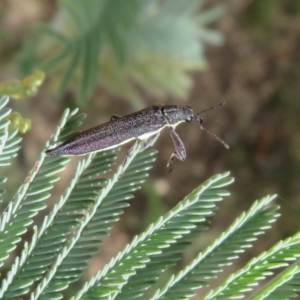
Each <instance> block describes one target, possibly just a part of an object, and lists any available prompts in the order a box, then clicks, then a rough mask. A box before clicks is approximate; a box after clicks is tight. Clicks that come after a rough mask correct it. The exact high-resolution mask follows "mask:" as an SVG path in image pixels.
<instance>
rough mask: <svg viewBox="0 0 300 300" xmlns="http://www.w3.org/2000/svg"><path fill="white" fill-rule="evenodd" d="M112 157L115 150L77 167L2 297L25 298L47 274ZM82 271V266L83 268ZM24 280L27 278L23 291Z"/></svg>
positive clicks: (94, 194)
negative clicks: (33, 286) (35, 283)
mask: <svg viewBox="0 0 300 300" xmlns="http://www.w3.org/2000/svg"><path fill="white" fill-rule="evenodd" d="M113 153H114V150H111V151H106V152H100V153H97V154H91V155H88V157H87V158H86V159H85V160H83V161H82V162H81V163H80V164H79V166H78V168H77V172H76V173H75V177H74V178H73V180H72V182H71V184H69V185H68V188H67V190H66V191H65V194H64V195H63V196H62V197H61V198H60V200H59V202H58V203H57V204H56V205H55V207H54V208H53V210H52V212H51V213H50V215H49V216H47V217H46V218H45V219H44V223H43V225H42V227H41V229H40V230H39V232H38V235H37V236H36V237H34V238H33V241H32V243H31V244H30V245H29V247H27V248H28V249H27V250H25V254H22V259H19V258H18V259H17V260H16V262H15V264H14V266H13V268H12V269H13V272H9V273H8V274H7V277H6V279H5V281H4V284H3V285H2V289H1V291H0V296H1V297H5V298H7V299H15V297H17V296H19V295H22V294H25V293H26V292H27V291H28V290H29V288H30V285H32V283H33V282H35V281H37V280H38V279H40V278H41V277H42V275H43V274H44V273H45V272H46V270H47V269H48V268H49V266H50V265H51V263H52V261H53V258H54V257H55V256H56V255H57V253H58V252H59V251H60V249H61V248H62V247H63V243H65V241H66V239H67V236H68V235H69V234H70V230H71V228H72V227H73V226H75V225H78V223H79V222H80V220H81V219H82V217H83V212H84V211H85V210H87V209H88V207H89V205H91V203H93V202H94V199H95V197H97V195H98V193H99V192H100V191H101V189H102V185H103V184H104V183H105V180H104V179H101V178H99V176H100V175H102V174H104V173H106V172H107V171H109V170H110V167H111V165H112V164H113V163H114V161H115V159H116V156H115V155H114V154H113ZM96 250H97V249H96ZM94 252H95V251H94ZM45 253H47V255H45ZM91 254H92V253H91V251H89V252H88V253H87V258H86V260H88V259H89V258H90V255H91ZM85 263H86V262H85ZM83 267H84V264H82V268H83ZM24 278H26V286H25V287H24V284H23V282H24ZM75 278H76V276H75ZM29 281H30V283H29Z"/></svg>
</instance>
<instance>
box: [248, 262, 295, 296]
mask: <svg viewBox="0 0 300 300" xmlns="http://www.w3.org/2000/svg"><path fill="white" fill-rule="evenodd" d="M299 283H300V263H299V259H298V261H296V262H295V263H294V264H292V265H291V266H289V267H288V268H286V269H285V270H284V271H282V272H281V273H279V274H278V275H277V276H275V278H273V279H272V280H271V281H269V282H268V283H267V284H265V285H264V286H263V287H261V288H260V289H259V290H258V291H257V292H255V293H254V294H253V295H251V296H250V297H249V300H253V299H272V300H273V299H274V300H288V299H292V298H296V297H298V296H299V295H300V284H299Z"/></svg>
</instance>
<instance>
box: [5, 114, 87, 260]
mask: <svg viewBox="0 0 300 300" xmlns="http://www.w3.org/2000/svg"><path fill="white" fill-rule="evenodd" d="M76 112H77V110H74V111H72V112H70V111H69V110H66V111H65V113H64V115H63V117H62V119H61V121H60V124H59V126H58V128H57V130H56V132H55V133H54V135H53V137H52V138H51V139H50V141H49V142H48V143H47V147H49V146H50V145H53V144H54V143H55V142H56V141H57V139H58V136H59V134H60V133H61V128H62V127H63V126H64V127H65V128H64V130H63V131H62V134H63V137H65V136H69V135H70V134H71V133H72V131H73V130H74V128H76V125H77V126H78V125H80V124H81V119H82V118H83V117H84V115H78V116H75V114H76ZM74 120H75V121H76V122H75V124H74ZM69 124H71V126H69ZM68 161H69V159H68V158H65V157H47V156H46V155H45V154H44V153H42V154H41V155H40V157H39V159H38V161H37V162H36V163H35V166H34V167H33V169H32V170H31V171H30V172H29V174H28V176H27V178H26V179H25V182H24V184H23V185H22V186H21V187H20V189H19V190H18V191H17V193H16V194H15V196H14V198H13V199H12V201H11V202H10V203H9V204H8V206H7V208H6V209H5V211H4V212H3V214H2V216H1V218H0V243H1V249H0V262H1V264H3V260H4V259H5V258H6V257H8V254H9V252H11V251H12V250H13V249H14V248H15V247H16V244H17V243H18V242H19V241H20V240H21V238H20V237H19V236H20V235H21V234H23V233H24V232H26V231H27V227H28V226H29V225H30V224H32V222H33V219H32V218H33V217H34V216H35V215H36V214H37V213H38V212H39V211H40V210H42V209H44V208H45V207H46V205H45V203H43V201H44V200H45V199H47V198H49V196H50V193H49V191H50V190H51V189H52V187H53V183H54V182H55V181H57V180H58V179H59V176H58V175H56V174H57V173H58V172H60V171H61V170H63V169H64V165H65V164H66V162H68Z"/></svg>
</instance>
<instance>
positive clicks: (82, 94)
mask: <svg viewBox="0 0 300 300" xmlns="http://www.w3.org/2000/svg"><path fill="white" fill-rule="evenodd" d="M205 2H206V1H204V0H189V1H181V0H167V1H157V0H144V1H140V0H127V1H119V0H89V1H81V0H60V1H58V11H57V14H56V15H55V17H54V18H53V21H52V24H51V26H48V25H46V24H43V25H42V26H40V27H38V33H37V34H36V35H34V36H32V37H28V40H27V43H26V45H27V46H26V47H25V48H24V51H23V66H26V70H25V71H26V72H28V67H29V68H36V67H38V68H42V69H44V70H45V71H46V72H47V74H51V72H55V75H56V76H55V80H56V81H57V82H60V84H59V87H58V91H59V92H60V93H62V92H65V90H66V88H67V87H68V86H69V84H70V83H73V87H74V82H79V83H80V84H79V85H77V86H78V87H79V96H78V99H80V101H81V102H85V101H86V99H87V97H88V96H89V95H90V94H91V93H92V92H93V90H94V88H95V87H96V85H97V84H99V83H100V84H101V85H102V86H105V87H106V88H107V89H109V90H110V92H112V93H116V94H119V95H122V96H123V97H124V96H125V97H126V98H127V99H128V101H131V102H132V104H133V105H135V107H137V106H141V103H142V102H141V98H140V97H139V93H138V90H137V89H136V88H135V87H134V85H133V84H132V81H135V83H137V84H139V85H140V86H142V87H143V88H145V89H146V90H147V91H148V92H149V93H151V94H154V95H156V96H157V97H158V96H164V95H166V94H167V95H170V94H171V95H175V96H177V97H178V96H179V97H183V96H185V95H186V93H187V91H188V88H189V86H190V84H189V83H190V79H189V78H188V77H187V76H186V75H187V74H186V73H187V72H188V71H190V70H196V69H202V68H203V65H204V64H205V55H204V50H205V49H204V48H205V45H206V44H207V43H210V44H220V43H221V42H222V40H223V38H222V35H221V34H220V33H219V32H218V31H216V30H213V29H208V28H206V27H205V26H206V24H207V23H210V22H212V21H214V20H216V19H218V18H219V17H220V15H222V13H223V11H224V8H223V7H222V6H217V7H213V8H211V9H207V10H204V11H202V10H201V5H203V4H204V3H205ZM37 38H38V40H37ZM35 53H36V54H35ZM57 78H60V79H59V80H57ZM99 78H100V80H99Z"/></svg>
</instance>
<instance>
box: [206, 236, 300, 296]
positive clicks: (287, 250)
mask: <svg viewBox="0 0 300 300" xmlns="http://www.w3.org/2000/svg"><path fill="white" fill-rule="evenodd" d="M299 246H300V233H299V232H298V233H297V234H295V235H294V236H293V237H290V238H287V239H286V240H284V241H280V242H278V243H277V244H275V245H274V246H273V247H272V248H271V249H269V250H268V251H266V252H263V253H262V254H260V255H259V256H258V257H255V258H253V259H251V260H250V261H249V262H248V263H247V264H246V265H245V267H243V268H242V269H240V270H238V271H237V272H235V273H234V274H232V275H230V276H229V277H228V279H226V281H225V282H223V283H222V284H221V285H220V287H219V288H217V289H216V290H213V291H210V292H209V293H208V294H207V296H206V298H205V299H228V298H230V297H232V296H235V297H240V298H241V297H243V296H245V293H247V292H248V293H249V292H251V291H252V290H253V287H255V286H257V285H258V283H259V282H260V281H262V280H264V279H266V278H267V277H270V276H272V275H273V274H274V270H275V269H279V268H282V267H287V266H288V265H289V262H291V261H293V260H296V259H298V258H300V252H299Z"/></svg>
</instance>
